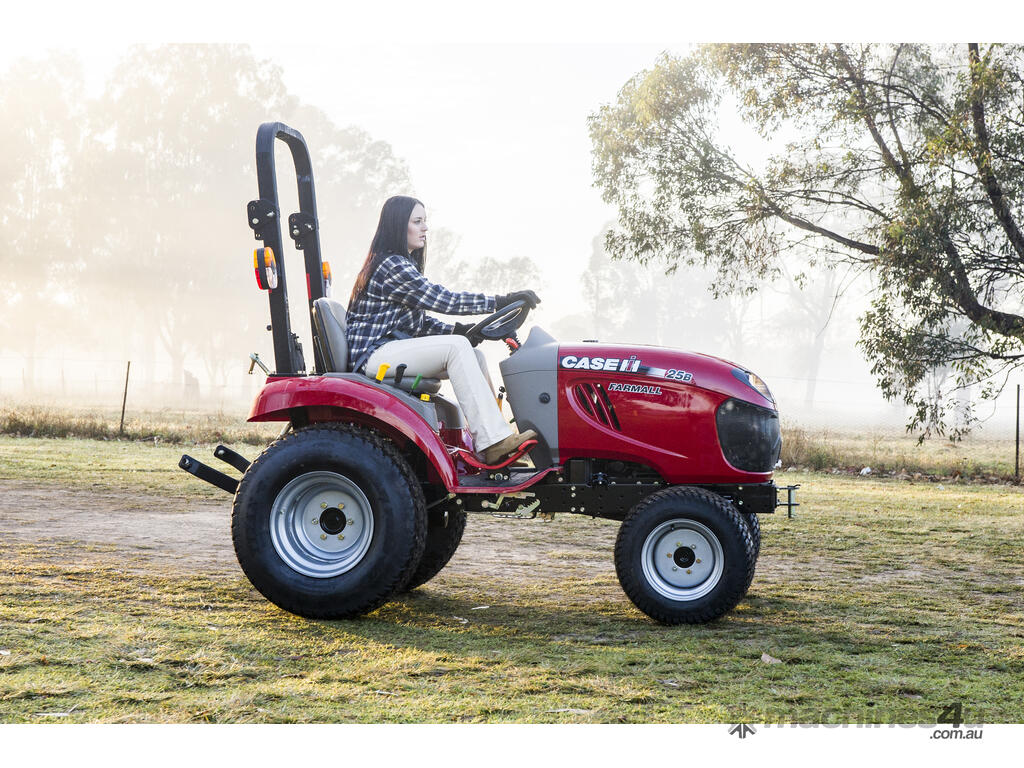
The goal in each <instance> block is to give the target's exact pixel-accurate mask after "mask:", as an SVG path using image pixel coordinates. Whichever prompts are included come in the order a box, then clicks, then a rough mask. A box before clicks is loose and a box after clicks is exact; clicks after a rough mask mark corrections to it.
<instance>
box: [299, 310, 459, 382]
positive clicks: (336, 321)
mask: <svg viewBox="0 0 1024 768" xmlns="http://www.w3.org/2000/svg"><path fill="white" fill-rule="evenodd" d="M347 315H348V313H347V312H346V310H345V305H344V304H342V303H341V302H340V301H335V300H334V299H329V298H326V297H324V298H322V299H317V300H316V301H314V302H313V325H314V329H313V342H314V344H315V345H316V348H317V350H318V351H319V353H320V359H321V360H322V361H323V364H324V367H325V370H326V371H327V372H331V373H347V372H348V337H347V336H346V335H345V327H346V317H347ZM401 362H402V361H401V360H395V362H394V363H392V365H391V367H390V368H388V372H387V375H386V376H385V377H384V381H383V383H384V384H390V385H392V386H394V384H395V367H396V366H398V365H400V364H401ZM375 373H376V371H372V372H370V371H367V372H365V374H364V375H365V376H366V377H367V378H370V379H373V380H374V381H376V377H375V376H374V375H373V374H375ZM415 380H416V376H415V375H413V376H410V375H408V374H406V375H405V376H404V377H403V378H402V381H401V382H400V383H399V384H398V388H399V389H401V390H403V391H405V392H409V391H410V390H411V389H412V384H413V382H414V381H415ZM440 388H441V380H440V379H420V383H419V386H417V387H416V392H417V394H428V395H433V394H437V391H438V390H439V389H440Z"/></svg>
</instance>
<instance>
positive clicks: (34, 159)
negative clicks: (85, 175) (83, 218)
mask: <svg viewBox="0 0 1024 768" xmlns="http://www.w3.org/2000/svg"><path fill="white" fill-rule="evenodd" d="M81 90H82V74H81V67H80V65H79V63H78V61H77V60H76V59H74V58H71V57H68V56H64V55H51V56H49V57H47V58H45V59H42V60H32V59H19V60H18V61H16V62H14V64H12V65H11V67H10V68H9V70H8V71H7V72H6V73H5V74H4V76H3V78H2V79H0V114H3V115H5V119H4V120H3V122H2V124H0V146H2V147H3V153H2V154H0V179H3V184H2V185H0V269H2V270H3V275H4V279H3V281H0V300H2V301H3V304H4V306H5V307H6V311H5V312H4V313H3V315H2V316H0V332H2V334H3V338H4V339H5V342H4V345H6V344H7V343H11V341H13V342H14V343H16V344H17V345H18V346H19V347H20V349H21V351H22V352H23V353H24V354H25V359H26V370H25V383H26V385H27V386H28V387H29V388H30V389H31V388H32V386H33V384H34V379H35V371H34V367H35V358H36V355H37V351H38V350H37V347H38V344H39V342H40V339H41V338H47V337H51V338H52V337H53V336H55V335H56V334H55V333H54V331H56V330H58V329H59V330H60V331H61V332H64V331H66V330H68V328H69V326H71V325H72V324H71V322H69V321H68V320H67V318H66V317H65V316H64V315H63V314H62V313H61V312H58V311H55V304H54V301H53V297H54V294H55V293H57V292H58V289H59V288H64V289H67V288H68V286H67V285H64V286H60V275H61V273H62V271H63V270H64V268H66V267H67V266H68V264H69V262H72V261H74V258H73V257H72V256H71V255H70V254H69V248H68V241H69V221H68V213H69V206H68V204H67V199H66V195H65V189H66V186H67V177H68V175H69V167H70V163H71V158H72V157H73V156H74V154H75V151H76V148H77V145H78V142H79V135H78V132H77V130H76V128H75V126H76V123H77V121H78V118H79V117H80V114H81V111H82V106H83V104H82V99H81V98H80V97H79V95H78V94H79V93H80V92H81Z"/></svg>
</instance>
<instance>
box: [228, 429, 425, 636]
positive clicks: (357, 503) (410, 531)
mask: <svg viewBox="0 0 1024 768" xmlns="http://www.w3.org/2000/svg"><path fill="white" fill-rule="evenodd" d="M231 534H232V539H233V540H234V544H235V553H236V554H237V556H238V562H239V564H240V565H241V566H242V570H243V571H244V572H245V575H246V576H248V577H249V580H250V581H251V582H252V584H253V586H254V587H256V589H258V590H259V591H260V592H261V593H262V594H263V595H264V597H266V598H267V599H268V600H270V601H271V602H273V603H274V604H276V605H277V606H279V607H281V608H283V609H284V610H286V611H290V612H292V613H295V614H298V615H300V616H306V617H308V618H318V619H341V618H351V617H354V616H358V615H360V614H364V613H368V612H369V611H372V610H374V609H375V608H377V607H379V606H380V605H383V604H384V603H385V602H386V601H387V599H388V598H389V597H390V596H391V594H392V593H393V592H394V591H395V590H397V589H401V588H402V586H403V585H404V584H405V583H406V582H407V581H408V579H409V577H410V576H411V575H412V573H413V571H414V570H415V568H416V565H417V564H418V563H419V562H420V559H421V557H422V554H423V546H424V540H425V537H426V510H425V502H424V500H423V492H422V490H421V489H420V485H419V483H418V482H417V481H416V478H415V476H414V475H413V472H412V470H411V469H410V467H409V465H408V463H407V462H406V461H405V459H404V458H403V457H402V455H401V454H400V453H399V452H398V451H397V450H396V449H395V448H394V446H393V445H392V444H391V443H390V442H389V441H387V440H385V439H384V438H383V437H381V436H380V435H377V434H375V433H373V432H371V431H369V430H366V429H362V428H359V427H355V426H352V425H339V426H335V427H311V428H308V429H302V430H299V431H297V432H293V433H291V434H289V435H287V436H285V437H283V438H281V439H280V440H277V441H276V442H274V443H273V444H271V445H270V446H269V447H268V448H267V449H266V450H265V451H264V452H263V453H262V454H260V456H259V457H258V458H257V459H256V460H255V461H254V462H253V463H252V464H251V465H250V466H249V468H248V469H247V470H246V472H245V474H244V475H243V476H242V480H241V481H240V482H239V485H238V491H237V493H236V494H235V503H234V510H233V513H232V518H231Z"/></svg>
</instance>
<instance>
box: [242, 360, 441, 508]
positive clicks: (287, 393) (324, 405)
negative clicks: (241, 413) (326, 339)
mask: <svg viewBox="0 0 1024 768" xmlns="http://www.w3.org/2000/svg"><path fill="white" fill-rule="evenodd" d="M295 410H300V411H302V412H303V413H304V414H305V416H306V417H307V418H308V419H309V421H310V423H323V422H328V421H345V422H355V423H358V424H365V425H367V426H370V427H373V428H375V429H378V430H380V431H381V432H383V433H384V434H386V435H387V436H388V437H390V438H391V439H393V440H395V441H396V442H399V443H403V442H405V441H406V440H407V441H409V442H411V443H412V444H413V445H415V446H416V447H417V448H418V449H419V450H420V452H421V453H423V455H424V456H425V457H426V458H427V461H428V463H429V464H430V466H432V467H433V468H434V471H435V472H436V473H437V476H438V479H439V480H440V482H442V483H444V486H445V488H447V489H448V490H449V491H451V490H452V489H454V488H455V487H457V486H458V479H457V475H456V471H455V465H454V463H453V462H452V459H451V457H450V456H449V455H448V451H447V449H446V448H445V445H444V443H443V442H442V441H441V438H440V437H439V436H438V434H437V432H436V431H434V427H433V425H431V424H428V423H427V422H426V421H425V420H424V418H423V417H422V416H421V415H420V414H418V413H417V412H416V411H414V410H413V409H412V408H410V407H409V406H408V405H406V404H405V403H403V402H402V401H401V400H399V399H398V398H397V397H395V396H393V395H391V394H390V393H388V392H387V391H385V390H383V389H380V388H378V387H375V386H373V385H371V384H363V383H362V382H359V381H353V380H351V379H341V378H332V377H327V376H307V377H282V378H270V379H268V380H267V384H266V386H264V387H263V389H262V390H261V391H260V393H259V394H258V395H257V396H256V400H255V402H254V403H253V405H252V410H251V411H250V413H249V421H292V420H293V416H294V411H295Z"/></svg>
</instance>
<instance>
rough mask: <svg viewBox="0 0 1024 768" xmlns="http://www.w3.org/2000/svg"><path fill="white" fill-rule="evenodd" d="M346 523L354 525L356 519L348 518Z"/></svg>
mask: <svg viewBox="0 0 1024 768" xmlns="http://www.w3.org/2000/svg"><path fill="white" fill-rule="evenodd" d="M348 524H349V525H355V524H356V521H355V520H349V521H348Z"/></svg>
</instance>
